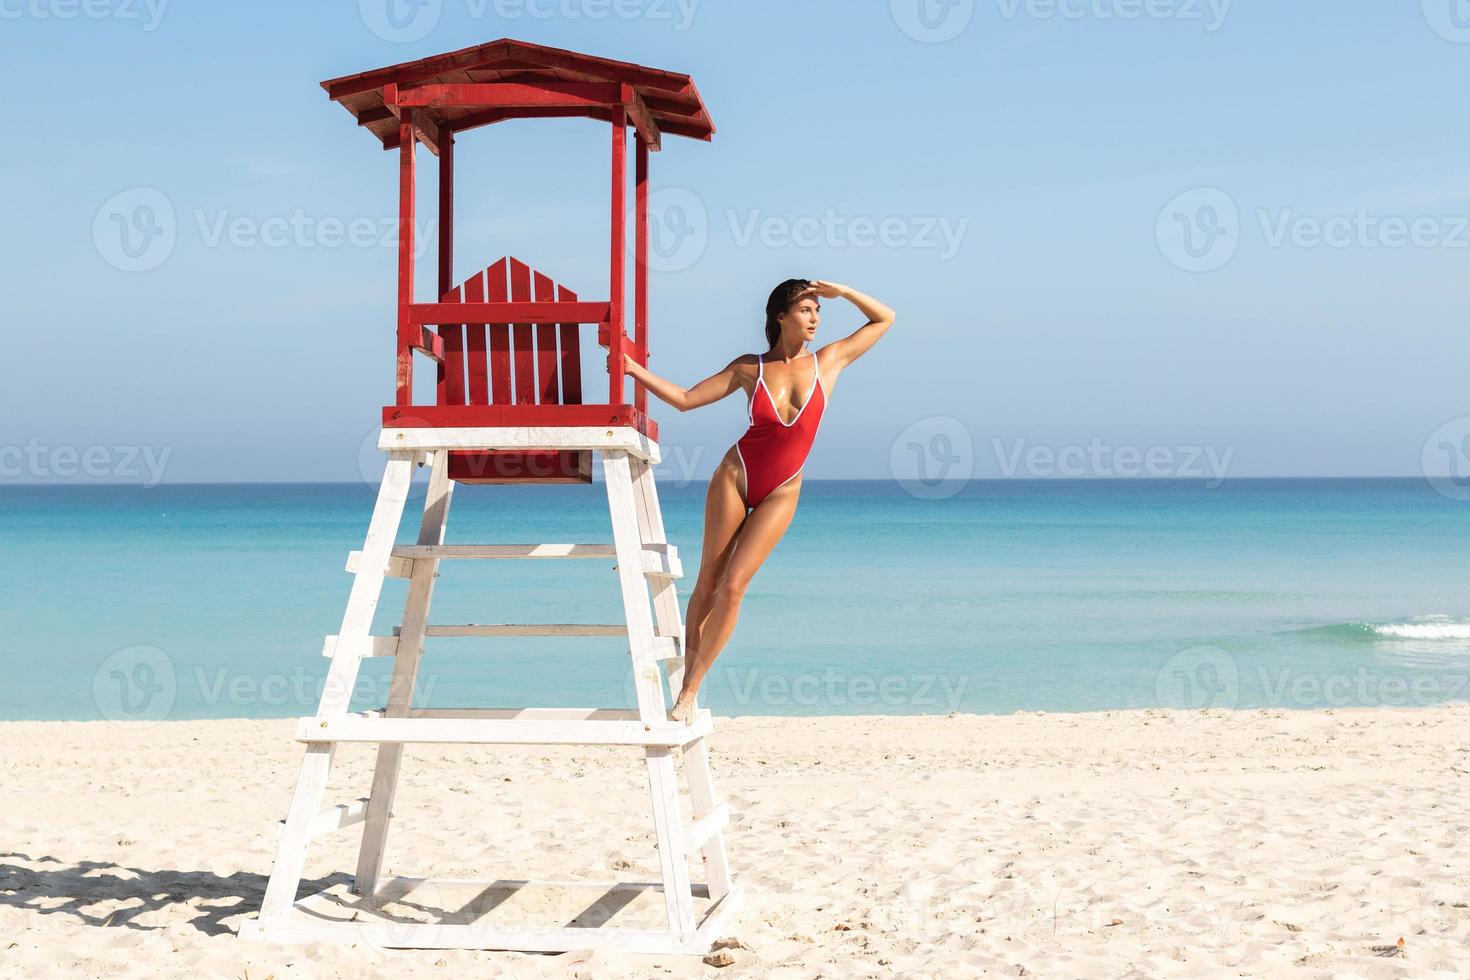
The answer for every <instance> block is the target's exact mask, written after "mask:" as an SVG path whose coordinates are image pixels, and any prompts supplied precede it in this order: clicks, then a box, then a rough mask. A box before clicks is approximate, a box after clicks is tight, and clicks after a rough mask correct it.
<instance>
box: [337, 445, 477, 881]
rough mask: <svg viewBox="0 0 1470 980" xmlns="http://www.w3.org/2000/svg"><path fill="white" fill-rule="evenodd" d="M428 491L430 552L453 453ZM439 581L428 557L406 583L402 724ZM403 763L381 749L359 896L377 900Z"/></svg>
mask: <svg viewBox="0 0 1470 980" xmlns="http://www.w3.org/2000/svg"><path fill="white" fill-rule="evenodd" d="M430 467H431V469H430V473H429V486H428V490H427V492H426V493H425V494H424V512H423V516H422V517H421V518H420V520H419V536H418V543H419V544H420V545H422V546H426V547H432V546H434V545H441V544H443V543H444V528H445V526H446V525H447V524H448V522H449V505H450V502H451V500H452V499H453V496H454V482H453V481H452V480H450V479H449V452H448V451H447V450H442V449H441V450H437V451H435V452H434V454H433V456H432V458H431V460H430ZM438 577H439V561H438V559H436V558H433V557H425V558H422V559H419V560H416V561H415V562H414V563H413V575H412V576H411V577H410V578H409V581H408V596H407V598H406V599H405V600H404V605H403V622H402V625H400V626H397V627H395V628H394V630H393V635H394V636H396V637H397V638H398V646H397V650H396V653H395V657H396V659H395V660H394V663H393V677H392V679H391V680H390V681H389V685H388V697H387V703H386V705H385V706H384V709H383V714H384V715H385V716H386V717H388V718H404V717H407V716H408V713H409V711H410V710H411V709H412V707H413V692H414V688H415V687H416V685H417V683H418V672H419V661H420V659H421V658H422V656H423V653H424V637H425V635H426V634H427V632H428V630H427V623H428V619H429V606H430V605H431V603H432V602H433V598H434V583H435V581H436V580H437V579H438ZM402 762H403V746H402V745H398V744H389V745H380V746H378V758H377V763H376V764H375V765H374V767H373V788H372V791H371V792H370V793H369V794H368V796H369V800H370V803H369V804H368V810H367V816H366V821H365V822H366V826H365V827H363V831H362V844H361V847H360V849H359V851H358V856H357V874H356V877H355V878H354V880H353V890H354V891H356V892H357V893H358V894H359V895H371V894H373V893H374V892H375V891H376V889H377V885H378V878H379V876H380V875H381V874H382V870H383V852H384V849H385V847H386V846H387V840H388V820H389V817H390V816H391V814H392V811H393V801H394V799H395V797H396V796H397V793H398V771H399V768H400V766H401V765H402Z"/></svg>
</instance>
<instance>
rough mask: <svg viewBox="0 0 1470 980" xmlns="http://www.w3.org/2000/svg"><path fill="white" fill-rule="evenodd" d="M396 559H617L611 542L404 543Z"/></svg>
mask: <svg viewBox="0 0 1470 980" xmlns="http://www.w3.org/2000/svg"><path fill="white" fill-rule="evenodd" d="M393 555H394V557H397V558H439V559H454V558H616V557H617V549H616V548H614V547H613V546H612V545H610V544H406V545H399V546H398V547H396V548H394V549H393Z"/></svg>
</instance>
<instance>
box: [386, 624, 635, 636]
mask: <svg viewBox="0 0 1470 980" xmlns="http://www.w3.org/2000/svg"><path fill="white" fill-rule="evenodd" d="M397 629H398V627H396V626H395V627H394V630H397ZM627 632H628V627H627V626H626V625H624V624H623V623H464V624H448V623H446V624H439V625H433V626H430V627H429V628H428V634H427V635H428V636H622V635H624V634H625V633H627Z"/></svg>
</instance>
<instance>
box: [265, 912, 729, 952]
mask: <svg viewBox="0 0 1470 980" xmlns="http://www.w3.org/2000/svg"><path fill="white" fill-rule="evenodd" d="M726 929H728V923H726V920H725V917H723V915H722V917H720V918H717V920H713V921H710V923H709V924H707V926H704V927H701V929H700V930H698V932H695V933H692V934H689V936H688V937H686V939H682V937H679V936H675V934H673V933H670V932H666V930H650V929H609V927H606V926H603V927H576V926H573V927H563V929H550V927H548V929H490V927H485V926H482V924H478V923H467V924H466V923H451V924H440V923H423V924H417V926H415V924H406V923H372V921H362V920H359V921H328V920H322V918H316V917H312V918H309V917H306V915H298V917H293V918H291V920H290V921H281V923H276V921H272V923H257V921H247V923H244V926H241V930H240V937H241V939H247V940H262V942H273V943H320V942H331V943H337V945H366V946H382V948H387V949H514V951H525V952H570V951H576V949H588V948H597V949H613V951H617V952H625V954H651V955H704V954H707V952H709V951H710V949H711V948H713V945H714V940H716V939H719V937H720V936H723V932H722V930H726Z"/></svg>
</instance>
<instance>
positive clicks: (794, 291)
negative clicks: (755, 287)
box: [766, 279, 812, 347]
mask: <svg viewBox="0 0 1470 980" xmlns="http://www.w3.org/2000/svg"><path fill="white" fill-rule="evenodd" d="M811 291H812V283H811V280H810V279H787V280H786V281H785V282H783V283H782V284H781V285H779V286H777V287H776V288H775V289H773V290H771V298H770V299H768V300H766V343H767V344H768V345H770V346H771V347H775V346H776V341H778V340H780V339H781V325H780V324H779V323H777V322H776V318H777V317H779V316H780V315H781V314H782V313H785V312H786V311H787V310H789V309H791V304H792V303H795V302H796V298H797V297H798V296H800V295H801V294H802V293H809V292H811Z"/></svg>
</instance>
